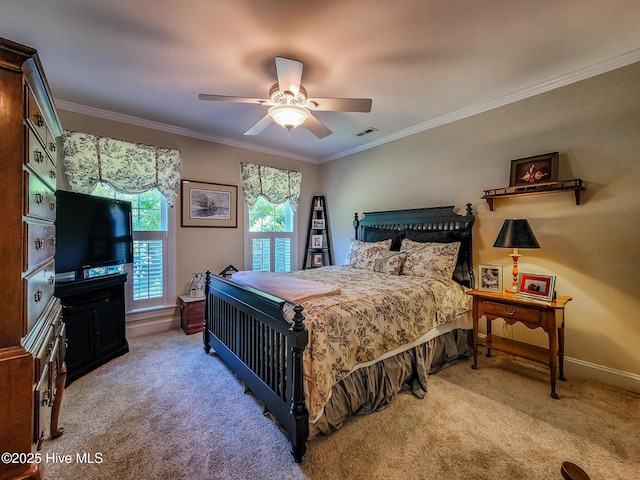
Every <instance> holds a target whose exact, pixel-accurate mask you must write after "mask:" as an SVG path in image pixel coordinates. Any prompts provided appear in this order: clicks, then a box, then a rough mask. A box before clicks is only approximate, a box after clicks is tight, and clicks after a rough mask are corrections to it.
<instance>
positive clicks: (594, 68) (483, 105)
mask: <svg viewBox="0 0 640 480" xmlns="http://www.w3.org/2000/svg"><path fill="white" fill-rule="evenodd" d="M638 61H640V48H637V49H635V50H631V51H629V52H627V53H623V54H621V55H618V56H616V57H613V58H609V59H607V60H604V61H601V62H598V63H595V64H592V65H589V66H587V67H583V68H580V69H578V70H575V71H574V72H571V73H568V74H566V75H561V76H559V77H556V78H553V79H551V80H547V81H544V82H541V83H537V84H535V85H530V86H528V87H525V88H522V89H519V90H515V91H513V92H509V93H507V94H504V95H500V96H498V97H495V98H493V99H490V100H487V101H485V102H480V103H477V104H475V105H471V106H469V107H465V108H462V109H460V110H457V111H455V112H451V113H448V114H446V115H442V116H440V117H437V118H433V119H431V120H428V121H426V122H423V123H419V124H417V125H414V126H412V127H410V128H406V129H404V130H400V131H398V132H395V133H393V134H390V135H386V136H383V137H380V138H378V139H377V140H375V141H373V142H370V143H366V144H364V145H360V146H358V147H355V148H352V149H348V150H344V151H342V152H339V153H336V154H334V155H330V156H327V157H324V158H319V159H318V158H313V157H308V156H305V155H298V154H295V153H291V152H287V151H285V150H280V149H276V148H269V147H263V146H260V145H253V144H251V143H246V142H241V141H238V140H233V139H231V138H227V137H220V136H217V135H209V134H204V133H202V132H196V131H194V130H190V129H187V128H182V127H176V126H173V125H167V124H164V123H159V122H154V121H151V120H145V119H142V118H138V117H133V116H130V115H124V114H120V113H116V112H111V111H108V110H102V109H99V108H94V107H87V106H84V105H79V104H76V103H72V102H68V101H65V100H56V101H55V104H56V106H57V108H59V109H60V110H66V111H69V112H75V113H81V114H85V115H90V116H92V117H98V118H104V119H106V120H113V121H116V122H121V123H126V124H129V125H136V126H139V127H144V128H150V129H153V130H159V131H162V132H167V133H172V134H175V135H181V136H185V137H191V138H196V139H199V140H205V141H208V142H215V143H220V144H223V145H229V146H231V147H237V148H243V149H246V150H252V151H255V152H260V153H265V154H268V155H275V156H278V157H284V158H290V159H292V160H299V161H301V162H307V163H316V164H317V163H326V162H330V161H333V160H337V159H339V158H344V157H347V156H349V155H353V154H355V153H359V152H362V151H365V150H369V149H371V148H374V147H378V146H380V145H384V144H385V143H389V142H393V141H395V140H400V139H402V138H405V137H408V136H411V135H415V134H416V133H420V132H424V131H426V130H430V129H432V128H436V127H440V126H442V125H446V124H448V123H453V122H456V121H458V120H462V119H464V118H467V117H471V116H473V115H477V114H479V113H484V112H487V111H489V110H493V109H495V108H499V107H502V106H505V105H508V104H510V103H515V102H518V101H520V100H525V99H527V98H530V97H533V96H535V95H539V94H541V93H545V92H549V91H551V90H555V89H557V88H560V87H564V86H566V85H570V84H572V83H576V82H579V81H581V80H586V79H587V78H591V77H594V76H596V75H600V74H603V73H607V72H610V71H612V70H615V69H617V68H622V67H626V66H627V65H631V64H632V63H635V62H638Z"/></svg>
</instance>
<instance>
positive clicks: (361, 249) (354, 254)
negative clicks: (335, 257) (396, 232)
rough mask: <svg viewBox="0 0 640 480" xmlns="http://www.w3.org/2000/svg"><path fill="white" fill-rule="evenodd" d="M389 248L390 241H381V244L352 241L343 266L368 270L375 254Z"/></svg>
mask: <svg viewBox="0 0 640 480" xmlns="http://www.w3.org/2000/svg"><path fill="white" fill-rule="evenodd" d="M390 248H391V239H389V240H382V241H381V242H362V241H360V240H352V241H351V245H349V251H348V252H347V258H346V259H345V261H344V264H345V265H348V266H349V267H352V268H363V269H367V270H370V269H371V266H372V265H373V257H375V255H376V253H377V252H379V251H382V250H389V249H390Z"/></svg>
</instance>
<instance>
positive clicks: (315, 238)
mask: <svg viewBox="0 0 640 480" xmlns="http://www.w3.org/2000/svg"><path fill="white" fill-rule="evenodd" d="M322 237H323V235H311V248H322V240H323V238H322Z"/></svg>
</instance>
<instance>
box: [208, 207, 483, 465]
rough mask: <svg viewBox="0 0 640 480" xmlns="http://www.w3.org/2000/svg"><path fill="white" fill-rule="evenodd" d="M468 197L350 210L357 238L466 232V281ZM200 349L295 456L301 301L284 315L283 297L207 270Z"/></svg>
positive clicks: (468, 266)
mask: <svg viewBox="0 0 640 480" xmlns="http://www.w3.org/2000/svg"><path fill="white" fill-rule="evenodd" d="M473 222H474V216H473V213H472V210H471V204H467V206H466V211H465V213H464V214H462V215H460V214H457V213H455V212H454V207H453V206H446V207H432V208H419V209H410V210H394V211H386V212H369V213H365V214H364V218H362V219H359V218H358V215H357V214H356V215H355V220H354V222H353V223H354V228H355V235H356V239H361V238H364V237H363V235H364V234H365V232H366V231H367V229H374V230H375V229H378V230H380V231H383V230H384V231H389V230H398V231H403V230H406V229H412V231H421V232H452V233H454V234H455V233H456V232H461V233H463V234H467V235H468V241H466V242H464V243H463V246H462V247H461V248H462V249H463V250H464V251H463V250H461V253H460V255H459V261H460V262H462V263H463V264H464V265H463V266H464V272H465V273H464V275H465V278H467V281H465V283H468V284H469V286H472V285H473V268H472V265H473V262H472V260H471V229H472V227H473ZM205 302H206V303H205V321H204V328H203V331H202V336H203V342H204V350H205V352H207V353H209V351H210V350H211V349H212V348H213V349H214V350H215V352H216V354H217V355H218V356H219V357H220V358H221V359H222V360H223V361H224V362H225V364H226V365H227V366H228V367H229V368H230V369H231V370H232V371H233V372H234V373H235V375H236V376H237V377H238V378H239V379H240V380H241V381H242V382H244V384H245V385H246V386H247V387H248V388H249V390H251V392H252V393H253V394H254V395H255V396H256V397H257V398H258V400H260V401H261V402H262V403H263V404H264V406H265V408H266V409H267V410H268V411H270V412H271V413H272V414H273V415H274V416H275V417H276V419H277V420H278V422H279V423H280V425H281V426H282V427H283V428H284V429H285V430H286V432H287V437H288V439H289V441H290V442H291V453H292V454H293V457H294V459H295V461H296V462H298V463H299V462H301V461H302V457H303V456H304V454H305V452H306V449H307V447H306V443H307V439H308V437H309V413H308V411H307V407H306V402H305V394H304V384H303V367H302V358H303V354H304V350H305V348H306V346H307V343H308V340H309V334H308V332H307V329H306V327H305V325H304V323H303V320H304V316H303V314H302V310H303V309H302V307H301V306H300V305H296V306H294V312H295V315H294V318H293V321H292V322H290V321H288V320H286V318H285V315H284V311H283V309H284V307H285V301H284V300H282V299H280V298H276V297H274V296H272V295H269V294H266V293H264V292H261V291H259V290H256V289H253V288H249V287H244V286H242V285H239V284H237V283H235V282H233V281H230V280H228V279H226V278H223V277H221V276H217V275H212V274H211V272H209V271H208V272H207V274H206V281H205Z"/></svg>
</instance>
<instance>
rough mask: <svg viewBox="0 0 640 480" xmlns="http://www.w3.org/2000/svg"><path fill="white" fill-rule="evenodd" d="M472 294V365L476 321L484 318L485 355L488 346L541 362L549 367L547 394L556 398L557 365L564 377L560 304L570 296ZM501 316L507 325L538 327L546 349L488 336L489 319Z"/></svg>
mask: <svg viewBox="0 0 640 480" xmlns="http://www.w3.org/2000/svg"><path fill="white" fill-rule="evenodd" d="M467 293H468V294H469V295H472V296H473V367H472V368H474V369H477V368H478V321H479V320H480V318H481V317H483V316H484V317H485V318H486V319H487V337H486V341H485V343H486V346H487V357H490V356H491V349H492V348H494V349H496V350H499V351H501V352H505V353H509V354H511V355H516V356H518V357H523V358H527V359H529V360H533V361H535V362H539V363H544V364H545V365H547V366H548V367H549V374H550V377H551V397H552V398H555V399H557V398H559V397H558V394H557V393H556V376H557V367H559V370H560V372H559V373H560V377H559V378H560V380H562V381H564V380H566V378H565V376H564V307H565V305H566V303H567V302H568V301H570V300H571V297H568V296H565V295H557V298H556V299H555V300H554V301H550V302H544V301H539V300H535V299H529V298H527V297H523V296H520V295H513V294H508V293H494V292H484V291H480V290H470V291H468V292H467ZM496 318H502V319H503V320H504V321H505V322H506V323H507V324H509V325H513V324H515V323H521V324H523V325H525V326H526V327H527V328H530V329H532V330H534V329H536V328H538V327H540V328H542V329H543V330H544V331H545V332H546V333H547V335H548V336H549V348H542V347H538V346H535V345H530V344H527V343H524V342H519V341H516V340H511V339H508V338H503V337H499V336H497V335H492V333H491V322H492V321H493V320H495V319H496Z"/></svg>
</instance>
